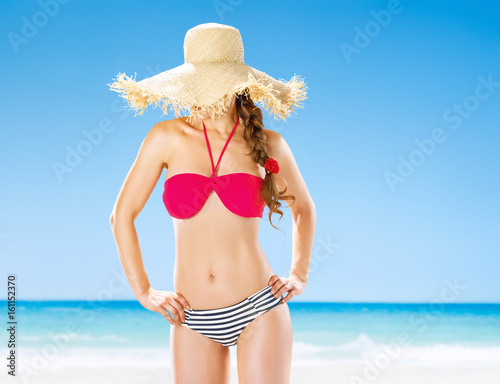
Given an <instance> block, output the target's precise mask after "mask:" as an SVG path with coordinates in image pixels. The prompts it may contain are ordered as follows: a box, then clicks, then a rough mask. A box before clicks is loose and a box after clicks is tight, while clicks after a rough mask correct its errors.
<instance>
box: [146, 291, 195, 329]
mask: <svg viewBox="0 0 500 384" xmlns="http://www.w3.org/2000/svg"><path fill="white" fill-rule="evenodd" d="M139 302H140V303H141V305H142V306H143V307H144V308H146V309H149V310H150V311H153V312H158V313H159V314H160V315H162V316H163V317H164V318H166V319H167V320H168V322H169V323H170V324H172V325H175V324H178V325H180V323H181V322H185V321H186V316H185V313H184V309H190V306H189V303H188V302H187V300H186V298H185V297H184V296H182V294H180V293H176V292H170V291H157V290H156V289H154V288H152V287H149V288H148V289H147V290H146V292H144V293H143V294H142V296H140V297H139ZM167 311H168V312H170V313H171V314H172V316H170V314H169V313H168V312H167ZM172 317H173V319H172Z"/></svg>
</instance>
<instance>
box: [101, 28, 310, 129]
mask: <svg viewBox="0 0 500 384" xmlns="http://www.w3.org/2000/svg"><path fill="white" fill-rule="evenodd" d="M243 52H244V51H243V42H242V39H241V35H240V32H239V30H238V29H236V28H234V27H231V26H229V25H223V24H217V23H206V24H200V25H197V26H196V27H194V28H191V29H190V30H188V31H187V33H186V37H185V39H184V64H182V65H179V66H178V67H175V68H172V69H169V70H167V71H165V72H161V73H159V74H157V75H155V76H152V77H149V78H146V79H144V80H141V81H137V82H136V80H135V78H134V79H132V78H130V77H128V76H127V75H125V74H124V73H119V74H118V75H117V77H116V80H115V81H114V82H113V83H112V84H107V85H108V86H109V87H110V89H111V90H113V91H116V92H119V93H122V94H123V95H120V96H121V97H123V98H124V99H125V100H127V101H128V103H129V105H130V107H131V108H133V109H135V110H136V111H138V113H137V114H136V115H135V116H137V115H138V114H139V115H142V114H143V112H144V111H145V109H146V107H147V106H148V105H150V104H153V103H154V104H155V105H154V107H156V106H157V105H158V103H160V102H161V103H162V105H161V109H162V110H163V112H164V114H165V115H166V114H167V109H168V105H169V104H172V107H171V109H174V110H175V116H176V117H179V116H180V113H181V111H182V110H183V109H186V110H188V111H190V116H192V118H196V117H198V116H199V115H200V114H201V113H203V112H208V114H209V115H210V116H211V117H212V118H215V117H218V116H220V115H221V114H223V113H225V111H226V110H227V108H228V107H229V105H230V102H231V99H232V97H233V96H234V95H235V94H236V95H239V94H243V93H248V94H249V96H250V98H251V99H252V100H253V101H254V102H255V103H261V104H262V105H263V106H264V107H265V108H266V109H267V110H269V109H270V110H271V111H270V113H271V112H272V113H274V118H275V119H279V118H282V119H283V120H286V118H287V117H288V116H289V115H290V113H291V112H292V111H293V112H295V110H294V108H293V107H294V106H296V107H299V108H303V104H301V103H300V102H301V101H302V100H304V99H306V98H307V97H306V90H307V86H306V85H305V83H304V81H303V79H301V78H300V77H299V76H297V75H295V76H293V77H292V79H291V80H290V81H288V82H287V81H286V80H282V79H280V80H279V81H278V80H276V79H274V78H272V77H271V76H269V75H267V74H266V73H264V72H261V71H259V70H257V69H255V68H252V67H250V66H248V65H246V64H245V62H244V60H243ZM246 90H247V91H246ZM196 107H199V108H200V109H197V108H196Z"/></svg>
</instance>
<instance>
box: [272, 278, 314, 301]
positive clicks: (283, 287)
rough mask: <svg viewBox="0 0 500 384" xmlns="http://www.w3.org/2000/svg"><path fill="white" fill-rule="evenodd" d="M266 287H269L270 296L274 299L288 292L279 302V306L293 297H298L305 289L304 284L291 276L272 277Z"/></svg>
mask: <svg viewBox="0 0 500 384" xmlns="http://www.w3.org/2000/svg"><path fill="white" fill-rule="evenodd" d="M268 285H270V286H271V294H273V295H274V297H276V298H278V297H280V296H281V295H283V294H285V293H287V292H288V294H287V295H286V297H284V298H283V299H282V300H281V304H285V303H286V302H287V301H288V300H290V299H291V298H292V297H293V296H296V295H300V294H301V293H302V292H304V289H305V287H306V283H305V282H304V281H302V280H301V279H300V278H299V277H298V276H296V275H293V274H291V275H290V276H288V277H281V276H278V275H272V276H271V278H270V279H269V283H268Z"/></svg>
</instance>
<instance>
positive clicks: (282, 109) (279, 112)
mask: <svg viewBox="0 0 500 384" xmlns="http://www.w3.org/2000/svg"><path fill="white" fill-rule="evenodd" d="M279 81H280V82H282V83H284V84H286V85H287V86H288V87H289V88H290V92H289V93H288V94H287V95H285V97H279V93H280V91H278V90H276V89H274V88H273V84H272V83H269V84H268V85H267V86H265V85H264V84H262V83H261V82H259V81H258V80H257V79H255V77H254V76H253V75H252V74H251V73H249V74H248V80H247V81H245V82H244V83H242V84H240V85H239V86H237V87H235V88H234V89H232V90H231V91H229V92H228V93H226V94H225V95H224V96H223V97H221V98H220V99H219V100H217V101H216V102H214V103H212V104H210V105H199V104H197V103H196V100H195V99H194V98H192V97H190V98H186V100H177V99H174V98H170V97H169V96H168V95H167V94H166V93H164V94H161V93H157V92H154V91H152V90H150V89H148V88H147V87H143V86H140V85H138V84H137V82H136V80H135V78H134V79H132V78H131V77H128V76H127V75H125V74H124V73H119V74H118V75H117V77H116V80H115V81H114V82H113V83H112V84H107V85H108V86H109V87H110V89H111V90H112V91H115V92H118V93H122V94H123V95H120V97H122V98H124V99H125V100H127V101H128V103H129V106H130V109H134V110H136V111H137V113H136V114H135V116H137V115H139V116H140V115H142V114H143V113H144V111H145V110H146V108H147V106H148V105H150V104H154V107H153V108H156V107H157V106H158V104H159V103H161V107H160V108H161V110H162V111H163V113H164V115H166V114H167V110H168V106H169V105H170V104H172V106H171V108H170V109H171V110H174V113H175V117H179V116H181V113H182V110H186V111H189V112H190V118H194V119H196V118H198V117H199V116H200V115H201V114H202V113H203V112H205V111H206V112H208V114H209V115H210V116H211V118H212V119H215V118H216V117H219V116H220V115H222V114H224V112H225V111H226V110H227V109H228V107H229V105H230V103H231V99H232V97H233V95H234V94H236V95H240V94H245V93H246V94H248V95H249V96H250V98H251V99H252V100H253V101H254V102H255V103H258V102H260V103H261V104H262V105H263V106H264V108H266V110H267V111H269V109H270V110H271V111H270V113H271V112H272V113H274V118H275V119H279V118H281V119H283V120H286V118H287V117H289V116H290V114H291V112H294V113H295V112H296V111H295V109H294V107H298V108H303V106H304V105H303V103H301V101H303V100H305V99H307V97H306V94H307V89H308V87H307V86H306V85H305V82H304V79H302V78H300V76H298V75H295V76H293V77H292V79H291V80H290V81H288V82H287V81H286V80H283V79H280V80H279ZM247 90H248V91H247ZM277 94H278V95H277ZM195 107H200V108H202V110H200V111H197V110H196V109H195Z"/></svg>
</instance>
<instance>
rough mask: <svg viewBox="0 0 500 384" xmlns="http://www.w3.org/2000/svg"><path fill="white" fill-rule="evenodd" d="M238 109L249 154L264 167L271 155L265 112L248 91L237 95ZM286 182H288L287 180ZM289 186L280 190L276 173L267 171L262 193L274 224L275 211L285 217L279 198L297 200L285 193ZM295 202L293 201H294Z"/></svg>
mask: <svg viewBox="0 0 500 384" xmlns="http://www.w3.org/2000/svg"><path fill="white" fill-rule="evenodd" d="M236 111H237V113H238V115H239V117H240V119H241V121H242V122H243V124H244V127H245V131H244V132H243V138H244V139H245V141H246V142H247V143H248V146H249V147H250V150H251V152H250V153H249V155H251V156H252V159H253V160H254V161H255V162H256V163H257V164H260V165H261V166H262V167H264V164H265V163H266V161H267V159H269V155H268V154H267V151H266V144H267V143H268V142H267V141H266V134H265V132H264V122H263V120H262V117H263V114H262V110H261V109H260V108H259V107H257V106H256V105H255V104H254V103H253V101H252V99H251V98H250V97H249V96H248V92H245V93H243V94H240V95H237V96H236ZM285 184H286V182H285ZM286 190H287V187H286V185H285V189H284V190H283V191H280V190H279V189H278V184H277V183H276V180H275V179H274V175H273V174H272V173H270V172H267V171H266V177H265V179H264V182H263V184H262V189H261V195H262V198H263V199H264V200H265V202H266V205H267V206H268V207H269V222H270V223H271V225H272V226H273V227H274V228H276V229H279V228H277V227H275V226H274V225H273V222H272V220H271V216H272V214H273V213H277V214H279V215H280V218H279V219H278V221H280V220H281V218H282V217H283V211H281V210H280V207H281V206H282V205H281V203H280V202H279V200H292V201H293V202H295V196H293V195H285V192H286ZM292 204H293V203H292Z"/></svg>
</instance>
